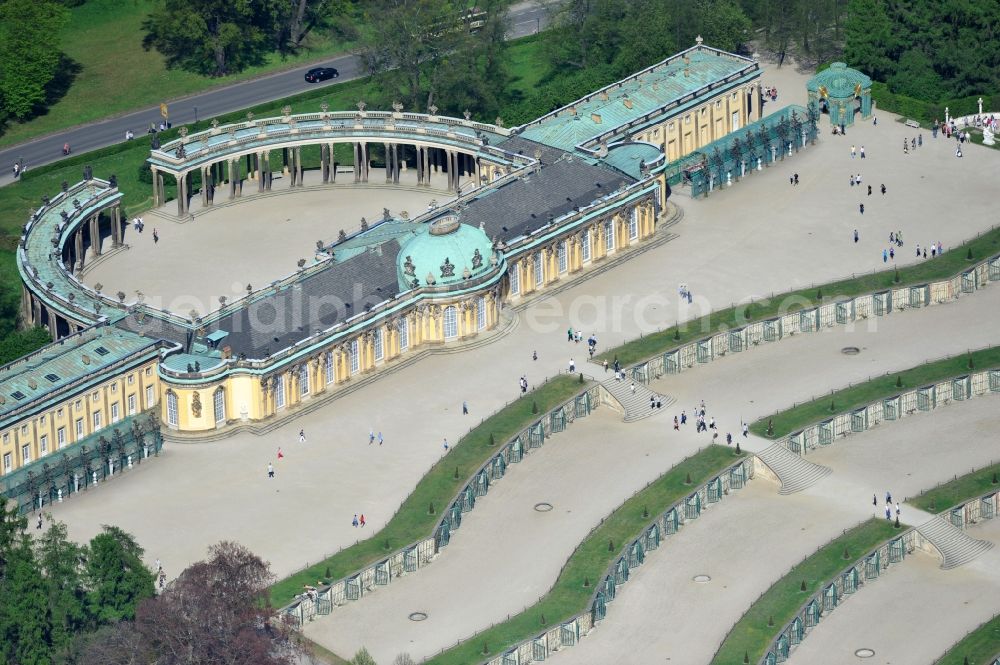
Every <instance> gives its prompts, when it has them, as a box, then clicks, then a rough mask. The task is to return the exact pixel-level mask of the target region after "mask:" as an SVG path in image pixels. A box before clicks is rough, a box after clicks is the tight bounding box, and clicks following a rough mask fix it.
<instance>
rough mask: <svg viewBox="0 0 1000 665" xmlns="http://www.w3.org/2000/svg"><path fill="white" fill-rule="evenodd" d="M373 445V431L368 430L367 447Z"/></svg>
mask: <svg viewBox="0 0 1000 665" xmlns="http://www.w3.org/2000/svg"><path fill="white" fill-rule="evenodd" d="M373 443H375V430H374V429H370V430H368V445H369V446H370V445H372V444H373Z"/></svg>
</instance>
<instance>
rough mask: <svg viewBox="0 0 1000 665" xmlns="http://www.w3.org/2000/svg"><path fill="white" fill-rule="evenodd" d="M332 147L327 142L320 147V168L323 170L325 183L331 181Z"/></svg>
mask: <svg viewBox="0 0 1000 665" xmlns="http://www.w3.org/2000/svg"><path fill="white" fill-rule="evenodd" d="M329 150H330V148H329V146H328V145H327V144H325V143H324V144H322V145H320V147H319V168H320V171H322V172H323V184H324V185H325V184H327V183H328V182H330V152H329Z"/></svg>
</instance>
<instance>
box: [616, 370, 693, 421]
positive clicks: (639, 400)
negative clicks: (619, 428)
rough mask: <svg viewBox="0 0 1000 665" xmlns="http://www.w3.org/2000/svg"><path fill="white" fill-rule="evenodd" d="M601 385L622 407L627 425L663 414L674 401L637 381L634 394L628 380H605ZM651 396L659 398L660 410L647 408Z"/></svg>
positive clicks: (630, 382)
mask: <svg viewBox="0 0 1000 665" xmlns="http://www.w3.org/2000/svg"><path fill="white" fill-rule="evenodd" d="M601 385H602V386H603V387H604V389H605V390H607V391H608V392H609V393H610V394H611V396H612V397H614V398H615V399H616V400H617V401H618V403H619V404H621V405H622V409H624V411H625V422H627V423H631V422H635V421H637V420H642V419H643V418H648V417H649V416H652V415H654V414H657V413H663V409H664V408H666V407H667V406H669V405H671V404H673V403H674V402H675V401H676V400H675V399H674V398H673V397H671V396H670V395H662V394H660V393H654V392H653V391H652V390H650V389H649V388H647V387H646V386H645V385H644V384H642V383H640V382H638V381H636V382H635V392H632V381H631V380H629V379H622V380H621V381H615V380H614V379H605V380H604V381H602V382H601ZM652 395H655V396H657V397H659V398H660V404H662V405H663V406H662V407H661V408H659V409H651V408H649V398H650V396H652Z"/></svg>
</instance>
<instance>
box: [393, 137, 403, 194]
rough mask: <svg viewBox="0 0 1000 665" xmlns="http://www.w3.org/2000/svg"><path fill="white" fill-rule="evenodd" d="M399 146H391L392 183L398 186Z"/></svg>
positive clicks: (394, 144) (395, 144)
mask: <svg viewBox="0 0 1000 665" xmlns="http://www.w3.org/2000/svg"><path fill="white" fill-rule="evenodd" d="M400 170H401V169H400V168H399V144H398V143H393V144H392V182H393V184H396V185H398V184H399V172H400Z"/></svg>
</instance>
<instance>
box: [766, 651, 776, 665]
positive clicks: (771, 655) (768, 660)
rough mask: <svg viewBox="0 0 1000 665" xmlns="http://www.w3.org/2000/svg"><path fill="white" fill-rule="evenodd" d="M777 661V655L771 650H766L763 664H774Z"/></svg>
mask: <svg viewBox="0 0 1000 665" xmlns="http://www.w3.org/2000/svg"><path fill="white" fill-rule="evenodd" d="M777 662H778V657H777V656H775V655H774V652H773V651H768V652H767V655H766V656H764V665H776V664H777Z"/></svg>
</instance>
